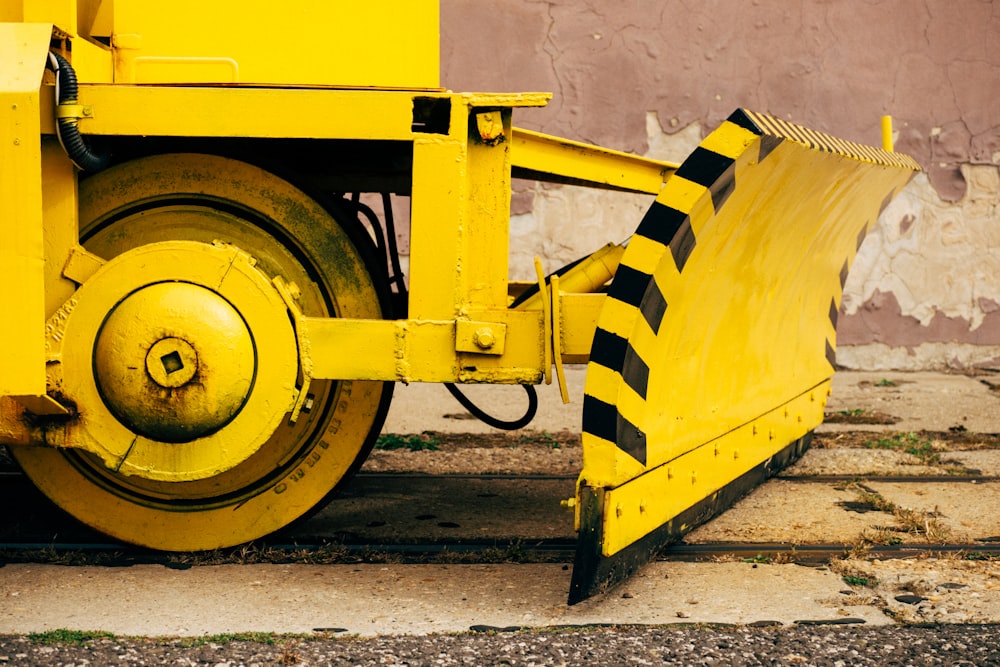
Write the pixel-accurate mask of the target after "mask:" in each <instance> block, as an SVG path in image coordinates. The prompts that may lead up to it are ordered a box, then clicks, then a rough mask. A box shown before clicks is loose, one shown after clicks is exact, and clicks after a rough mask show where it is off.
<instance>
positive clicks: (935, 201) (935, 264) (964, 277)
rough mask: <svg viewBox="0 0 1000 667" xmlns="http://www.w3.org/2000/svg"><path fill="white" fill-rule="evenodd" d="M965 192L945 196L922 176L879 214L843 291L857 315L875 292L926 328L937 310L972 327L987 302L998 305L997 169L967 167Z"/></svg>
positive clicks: (849, 311) (848, 309)
mask: <svg viewBox="0 0 1000 667" xmlns="http://www.w3.org/2000/svg"><path fill="white" fill-rule="evenodd" d="M962 173H963V175H964V176H965V179H966V181H967V183H968V189H967V191H966V195H965V197H964V198H963V199H962V200H961V201H959V202H957V203H954V204H951V203H948V202H945V201H942V200H941V199H940V198H939V197H938V196H937V193H936V192H935V191H934V189H933V188H932V187H931V185H930V183H929V182H928V179H927V177H926V176H925V175H924V174H922V173H921V174H918V175H917V176H916V177H915V178H914V179H913V181H911V182H910V184H909V185H907V186H906V188H905V189H904V190H903V192H902V193H901V194H900V195H899V196H898V197H897V198H896V199H895V200H894V201H893V202H892V203H891V204H890V205H889V206H888V208H886V210H885V211H884V212H883V213H882V216H881V218H880V219H879V221H878V224H876V225H875V227H874V228H873V229H872V230H871V232H870V233H869V235H868V238H867V239H866V240H865V242H864V244H863V245H862V246H861V250H860V251H859V252H858V256H857V258H856V259H855V262H854V265H853V267H852V268H851V273H850V275H849V277H848V280H847V284H846V286H845V289H844V301H843V310H844V312H845V313H846V314H848V315H852V314H854V313H856V312H857V311H858V309H859V308H861V307H862V306H863V304H864V303H865V302H867V301H868V300H869V299H871V298H872V297H873V296H874V295H875V293H876V291H879V292H882V293H892V294H893V295H895V297H896V300H897V301H898V302H899V305H900V309H901V315H903V316H911V317H914V318H916V319H917V320H919V321H920V323H921V324H922V325H924V326H927V325H928V324H930V321H931V319H933V318H934V316H935V315H936V314H937V313H939V312H940V313H942V314H943V315H946V316H949V317H960V318H962V319H964V320H966V321H968V322H969V324H970V329H971V330H975V329H976V328H978V327H979V326H980V325H981V324H982V323H983V319H984V317H985V315H986V312H985V311H984V309H983V308H984V304H988V303H989V302H990V301H992V302H994V303H1000V170H998V169H997V168H996V167H993V166H989V165H962Z"/></svg>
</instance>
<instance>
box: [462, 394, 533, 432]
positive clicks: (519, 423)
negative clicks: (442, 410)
mask: <svg viewBox="0 0 1000 667" xmlns="http://www.w3.org/2000/svg"><path fill="white" fill-rule="evenodd" d="M444 386H445V387H447V389H448V391H449V392H450V393H451V395H452V396H454V397H455V400H457V401H458V402H459V403H461V404H462V407H463V408H465V409H466V410H468V411H469V412H470V413H472V416H473V417H475V418H476V419H478V420H479V421H481V422H483V423H484V424H486V425H487V426H492V427H493V428H499V429H502V430H504V431H516V430H517V429H519V428H524V427H525V426H527V425H528V424H530V423H531V420H532V419H534V418H535V413H536V412H538V393H537V392H536V391H535V388H534V387H532V386H531V385H530V384H523V385H521V386H522V387H524V391H525V392H527V394H528V410H527V412H525V413H524V415H523V416H522V417H521V418H520V419H515V420H514V421H509V422H508V421H503V420H502V419H497V418H496V417H494V416H492V415H488V414H486V413H485V412H483V411H482V410H480V409H479V407H478V406H476V404H475V403H473V402H472V401H470V400H469V397H468V396H466V395H465V394H463V393H462V392H461V391H459V389H458V387H456V386H455V385H453V384H451V383H450V382H446V383H445V385H444Z"/></svg>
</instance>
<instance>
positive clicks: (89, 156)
mask: <svg viewBox="0 0 1000 667" xmlns="http://www.w3.org/2000/svg"><path fill="white" fill-rule="evenodd" d="M49 68H50V69H52V71H53V72H55V75H56V108H58V107H59V106H61V105H63V104H76V103H77V83H76V72H75V71H73V68H72V67H71V66H70V64H69V62H68V61H67V60H66V59H65V58H63V57H62V56H61V55H59V54H58V53H52V52H50V53H49ZM77 122H79V119H77V118H56V136H57V137H58V138H59V143H60V144H62V147H63V150H65V151H66V155H68V156H69V159H70V160H72V161H73V164H75V165H76V166H77V167H79V168H80V170H81V171H100V170H101V169H104V168H105V167H106V166H108V161H109V156H108V155H102V154H98V153H95V152H94V151H92V150H90V148H89V147H88V146H87V144H86V143H85V142H84V140H83V135H81V134H80V130H79V129H78V128H77V126H76V124H77Z"/></svg>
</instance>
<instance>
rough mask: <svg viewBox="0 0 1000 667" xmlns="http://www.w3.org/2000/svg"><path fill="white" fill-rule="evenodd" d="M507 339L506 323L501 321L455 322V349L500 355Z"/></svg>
mask: <svg viewBox="0 0 1000 667" xmlns="http://www.w3.org/2000/svg"><path fill="white" fill-rule="evenodd" d="M506 340H507V325H506V324H503V323H502V322H475V321H471V320H458V321H457V322H455V350H456V351H457V352H471V353H473V354H492V355H496V356H500V355H502V354H503V352H504V347H505V343H506Z"/></svg>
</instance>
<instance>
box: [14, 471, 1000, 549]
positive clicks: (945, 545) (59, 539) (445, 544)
mask: <svg viewBox="0 0 1000 667" xmlns="http://www.w3.org/2000/svg"><path fill="white" fill-rule="evenodd" d="M0 475H2V477H3V479H2V482H3V484H0V494H3V495H7V494H11V497H12V498H15V497H16V498H18V499H19V500H20V501H21V502H27V503H28V504H29V506H30V507H31V509H32V510H33V511H31V512H27V513H25V514H30V516H31V521H30V526H26V525H25V524H24V522H23V521H22V522H20V523H19V522H18V519H17V518H16V517H10V516H8V517H5V518H2V519H0V562H59V563H70V564H134V563H160V564H163V565H165V566H167V567H190V566H192V565H197V564H219V563H233V564H240V563H267V562H274V563H279V562H280V563H290V562H302V563H317V562H319V563H330V564H333V563H354V562H393V563H433V562H454V563H462V562H474V563H507V562H566V563H569V562H572V560H573V554H574V549H575V545H576V541H575V538H574V537H573V536H572V534H571V532H570V531H569V529H567V532H566V535H565V536H561V537H533V536H532V535H530V534H528V533H525V532H517V533H515V534H514V536H512V537H511V536H488V535H487V536H479V537H469V536H467V535H461V536H449V535H448V534H447V533H445V534H444V535H443V536H441V534H440V531H435V530H427V531H420V530H416V531H415V532H413V531H411V532H410V533H409V534H405V535H399V536H394V537H392V536H390V537H386V536H371V535H369V536H364V535H357V534H351V533H349V532H340V531H330V530H328V529H327V528H326V526H325V525H324V524H323V523H322V522H319V523H317V524H316V525H315V526H314V525H313V524H309V523H306V524H304V525H303V526H301V527H300V528H299V529H298V530H297V531H283V532H282V533H278V534H276V535H274V536H273V537H272V538H270V539H266V540H258V541H255V542H253V543H251V544H250V545H245V546H242V547H233V548H228V549H222V550H215V551H212V552H182V553H173V554H171V553H165V552H158V551H152V550H149V549H143V548H141V547H135V546H132V545H127V544H124V543H119V542H115V541H109V540H107V539H106V538H103V537H102V536H100V535H98V534H97V533H94V532H93V531H90V530H89V529H87V528H86V527H83V526H80V525H78V524H76V523H75V522H73V521H72V520H71V519H70V518H69V517H67V516H65V515H63V514H62V513H61V512H60V511H58V510H56V509H55V508H53V507H51V505H49V503H48V501H47V500H45V499H44V498H43V497H42V496H41V495H39V494H35V495H32V494H31V493H30V488H31V487H30V483H29V482H28V480H27V479H26V478H24V477H23V476H22V475H20V474H19V473H17V472H3V473H0ZM777 479H780V480H782V481H785V482H794V483H797V484H826V485H830V484H833V485H837V484H859V485H861V486H862V487H864V485H865V484H867V483H906V484H919V483H926V484H947V485H953V484H954V485H957V484H989V483H997V482H1000V477H998V476H993V475H935V476H916V475H822V476H817V475H780V476H779V477H778V478H777ZM403 481H406V482H408V483H410V484H415V485H417V487H409V488H410V489H411V490H412V488H420V485H425V484H426V485H428V486H426V487H423V488H428V489H429V488H431V485H435V484H447V483H451V482H455V483H461V484H464V485H468V484H469V483H471V482H480V483H483V484H491V483H492V484H500V483H520V484H527V485H541V484H543V483H548V484H549V485H550V486H551V485H552V483H555V484H556V485H557V486H566V487H567V488H571V487H572V483H573V482H574V478H573V477H572V476H568V475H512V474H495V475H492V474H453V475H431V474H423V473H362V474H359V475H358V476H357V478H356V480H355V481H353V482H352V483H351V484H350V485H348V487H347V489H346V490H345V493H344V494H343V497H342V501H345V502H346V501H347V500H352V501H353V502H357V503H361V504H362V507H363V505H364V503H365V502H377V501H379V500H380V498H379V496H378V493H377V490H378V489H380V488H384V487H380V486H378V485H380V484H382V485H392V484H393V483H400V482H403ZM366 485H375V486H373V487H372V488H374V489H375V490H376V491H374V492H373V491H370V490H369V492H367V494H366V491H365V489H366ZM26 489H27V491H26ZM423 495H424V496H428V495H432V494H429V493H425V494H423ZM493 495H494V494H489V493H486V494H480V496H479V497H480V498H481V502H482V503H483V504H484V505H489V504H490V503H492V502H494V501H495V498H494V497H493ZM420 496H421V494H419V493H418V494H416V498H415V500H420V499H421V497H420ZM425 499H426V498H425ZM9 500H10V499H8V501H9ZM337 504H338V501H334V503H333V504H332V506H333V507H336V506H337ZM548 505H553V506H554V505H555V503H554V502H552V503H548ZM548 505H546V507H547V506H548ZM481 509H482V511H485V508H481ZM550 509H551V510H552V512H551V513H552V516H553V517H554V520H556V521H565V522H566V523H567V524H569V523H570V521H569V517H568V516H562V515H560V514H558V513H557V511H556V510H557V509H558V508H555V507H551V508H550ZM540 511H541V512H545V511H547V510H546V509H545V507H543V508H541V509H540ZM417 518H418V519H419V518H422V517H417ZM428 518H431V519H436V518H438V517H434V516H430V515H428ZM520 523H521V522H520V521H519V518H518V517H511V518H510V525H511V526H514V527H517V526H519V524H520ZM440 525H447V524H442V523H437V524H435V523H434V522H433V521H431V522H428V523H427V526H428V527H429V528H433V527H434V526H440ZM435 532H437V534H436V535H435ZM500 532H504V531H500ZM910 537H913V538H915V539H910ZM898 539H899V540H900V541H899V543H893V544H876V543H870V542H869V543H863V542H859V541H858V540H847V539H844V540H838V539H833V540H829V541H824V542H822V543H816V542H805V541H803V542H795V541H785V542H775V541H752V540H751V541H725V542H718V541H715V542H707V543H687V542H684V541H681V542H679V543H675V544H673V545H671V546H668V547H667V548H665V549H664V550H663V551H661V552H660V554H659V556H658V558H659V559H660V560H664V561H681V562H697V561H713V560H743V561H746V562H796V563H800V564H804V565H820V564H824V563H828V562H831V561H833V560H836V559H839V558H843V557H845V556H847V555H851V554H853V555H863V556H865V557H868V558H875V559H900V558H915V557H922V556H934V555H943V554H948V555H951V556H964V557H965V558H967V559H969V560H993V559H998V558H1000V536H986V537H983V538H981V539H977V540H965V541H926V542H925V541H920V539H921V538H920V536H906V535H905V534H901V536H900V538H898ZM904 540H905V541H904Z"/></svg>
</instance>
